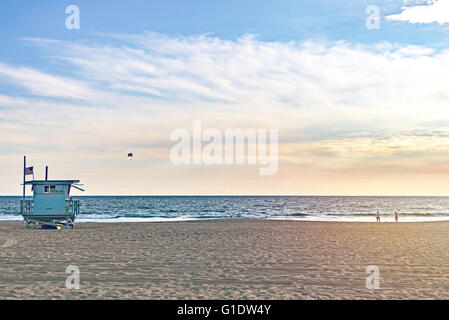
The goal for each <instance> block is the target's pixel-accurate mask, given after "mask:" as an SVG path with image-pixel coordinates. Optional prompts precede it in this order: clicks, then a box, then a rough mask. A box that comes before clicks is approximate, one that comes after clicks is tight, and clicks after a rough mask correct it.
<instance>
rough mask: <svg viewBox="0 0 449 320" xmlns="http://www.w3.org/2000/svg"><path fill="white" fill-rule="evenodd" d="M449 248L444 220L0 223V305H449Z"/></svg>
mask: <svg viewBox="0 0 449 320" xmlns="http://www.w3.org/2000/svg"><path fill="white" fill-rule="evenodd" d="M448 248H449V222H423V223H380V224H376V223H348V222H335V223H334V222H298V221H265V220H216V221H201V222H197V221H195V222H172V223H101V224H100V223H78V224H77V225H76V228H75V229H73V230H25V229H24V226H23V225H22V223H19V222H0V299H449V249H448ZM69 265H75V266H77V267H78V268H79V270H80V289H67V288H66V286H65V283H66V278H67V276H69V274H66V267H67V266H69ZM370 265H374V266H377V267H378V268H379V271H380V288H379V289H367V288H366V278H367V277H368V276H369V274H367V273H366V268H367V267H368V266H370Z"/></svg>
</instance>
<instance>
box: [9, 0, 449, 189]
mask: <svg viewBox="0 0 449 320" xmlns="http://www.w3.org/2000/svg"><path fill="white" fill-rule="evenodd" d="M70 5H76V6H77V7H78V8H79V18H80V19H79V29H68V28H67V27H66V19H67V18H68V17H69V16H70V12H69V13H66V8H67V7H68V6H70ZM373 6H375V8H377V9H378V12H379V18H378V19H375V20H372V19H371V20H370V16H371V15H372V14H373V11H372V10H371V9H369V8H373ZM367 19H368V25H370V24H369V23H370V22H372V21H377V22H378V28H377V27H375V28H373V27H372V24H371V27H367ZM448 40H449V0H435V1H424V0H417V1H413V0H400V1H393V0H384V1H364V0H361V1H341V0H329V1H328V0H318V1H298V0H291V1H290V0H288V1H287V0H285V1H282V0H279V1H260V0H259V1H253V0H248V1H234V0H227V1H218V0H217V1H203V0H197V1H180V0H178V1H137V0H128V1H103V0H97V1H75V0H72V1H46V0H42V1H31V0H29V1H28V0H20V1H17V0H2V1H1V3H0V195H19V194H20V192H21V186H20V183H21V180H22V166H23V156H24V155H27V158H28V164H29V165H30V166H31V165H32V166H34V168H35V176H36V179H37V178H43V175H44V172H45V166H46V165H48V166H49V168H50V169H49V175H50V178H54V179H71V178H76V179H80V180H81V181H82V183H83V184H84V186H85V189H86V192H85V193H84V195H228V194H236V195H393V196H394V195H449V157H448V154H449V153H448V152H449V110H448V106H449V81H448V75H449V50H448V49H449V48H448V47H449V45H448V43H449V41H448ZM195 121H200V122H201V125H202V127H203V128H204V129H208V128H210V129H215V130H218V131H219V132H224V131H225V130H226V129H235V128H241V129H243V130H246V129H251V128H252V129H266V130H270V129H277V130H278V132H279V146H278V158H279V160H278V170H277V172H276V173H275V174H273V175H260V174H259V168H260V166H259V165H257V164H256V165H255V164H240V165H238V164H211V165H207V164H204V163H203V164H195V165H194V164H181V165H179V164H174V163H173V162H172V161H171V158H170V152H171V150H172V148H173V146H174V144H175V142H173V141H171V140H170V138H169V137H170V135H171V133H172V132H173V131H174V130H177V129H184V130H187V131H189V132H193V127H192V126H193V123H194V122H195ZM129 152H132V153H133V155H134V157H133V160H130V159H129V158H128V157H127V154H128V153H129ZM77 194H78V193H77Z"/></svg>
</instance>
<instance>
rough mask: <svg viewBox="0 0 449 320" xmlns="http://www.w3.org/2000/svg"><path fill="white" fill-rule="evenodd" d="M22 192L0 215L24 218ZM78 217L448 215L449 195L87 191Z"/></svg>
mask: <svg viewBox="0 0 449 320" xmlns="http://www.w3.org/2000/svg"><path fill="white" fill-rule="evenodd" d="M20 199H21V197H8V196H3V197H0V220H18V221H20V220H22V217H21V216H20V214H19V202H20V201H19V200H20ZM73 199H79V200H81V203H82V206H81V214H80V215H79V216H78V219H77V222H126V221H128V222H141V221H149V222H161V221H188V220H204V219H230V218H249V219H279V220H309V221H361V222H365V221H375V214H376V211H379V212H380V214H381V220H382V221H394V211H395V210H397V211H398V212H399V220H400V221H439V220H449V197H363V196H360V197H359V196H357V197H356V196H346V197H341V196H83V197H73Z"/></svg>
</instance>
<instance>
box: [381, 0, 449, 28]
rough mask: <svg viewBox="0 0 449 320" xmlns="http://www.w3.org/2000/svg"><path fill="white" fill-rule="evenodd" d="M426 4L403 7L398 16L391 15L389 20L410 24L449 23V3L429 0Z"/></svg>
mask: <svg viewBox="0 0 449 320" xmlns="http://www.w3.org/2000/svg"><path fill="white" fill-rule="evenodd" d="M420 2H422V3H424V4H419V5H414V6H407V7H403V8H402V11H401V12H400V13H398V14H393V15H389V16H387V17H386V19H387V20H392V21H404V22H408V23H438V24H446V23H449V1H448V0H434V1H433V0H427V1H420Z"/></svg>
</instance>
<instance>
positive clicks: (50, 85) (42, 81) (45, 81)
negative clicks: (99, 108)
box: [0, 63, 93, 99]
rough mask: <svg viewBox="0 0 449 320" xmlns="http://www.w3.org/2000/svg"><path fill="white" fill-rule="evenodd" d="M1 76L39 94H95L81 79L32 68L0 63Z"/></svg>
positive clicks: (66, 96) (68, 96)
mask: <svg viewBox="0 0 449 320" xmlns="http://www.w3.org/2000/svg"><path fill="white" fill-rule="evenodd" d="M0 77H3V78H6V79H7V80H9V81H10V82H12V83H14V84H16V85H17V86H20V87H24V88H26V89H28V90H29V91H30V93H32V94H34V95H37V96H47V97H55V98H59V97H60V98H76V99H86V98H89V97H92V96H93V92H92V91H91V90H89V88H88V87H87V86H86V85H85V84H84V83H81V82H80V81H77V80H73V79H67V78H63V77H56V76H53V75H49V74H46V73H44V72H41V71H38V70H35V69H31V68H26V67H12V66H8V65H5V64H2V63H0Z"/></svg>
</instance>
